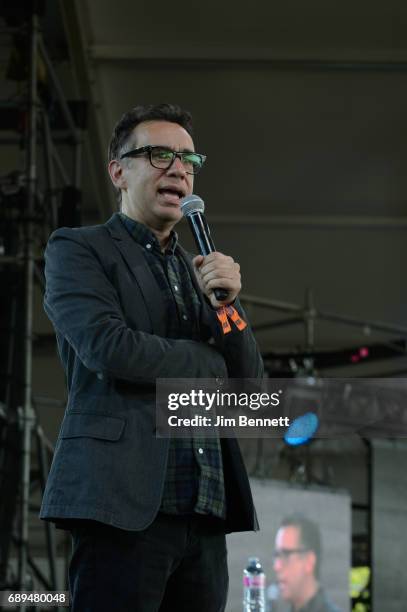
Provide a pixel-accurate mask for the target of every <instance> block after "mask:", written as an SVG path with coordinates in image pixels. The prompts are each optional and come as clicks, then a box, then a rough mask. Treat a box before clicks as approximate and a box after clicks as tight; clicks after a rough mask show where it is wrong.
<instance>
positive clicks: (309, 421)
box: [284, 412, 319, 446]
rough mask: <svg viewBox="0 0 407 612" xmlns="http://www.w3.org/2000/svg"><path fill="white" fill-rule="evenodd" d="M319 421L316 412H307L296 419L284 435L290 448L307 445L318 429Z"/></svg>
mask: <svg viewBox="0 0 407 612" xmlns="http://www.w3.org/2000/svg"><path fill="white" fill-rule="evenodd" d="M318 425H319V419H318V417H317V415H316V414H315V413H314V412H307V413H306V414H303V415H302V416H300V417H297V418H296V419H294V421H293V422H292V423H291V425H290V427H289V428H288V430H287V432H286V433H285V434H284V441H285V442H286V443H287V444H289V445H290V446H300V445H301V444H306V443H307V442H309V440H311V438H312V437H313V436H314V434H315V432H316V431H317V429H318Z"/></svg>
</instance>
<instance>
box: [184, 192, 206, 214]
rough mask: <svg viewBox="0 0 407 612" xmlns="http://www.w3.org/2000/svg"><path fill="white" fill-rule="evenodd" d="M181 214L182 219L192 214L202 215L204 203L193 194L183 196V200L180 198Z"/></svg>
mask: <svg viewBox="0 0 407 612" xmlns="http://www.w3.org/2000/svg"><path fill="white" fill-rule="evenodd" d="M181 212H182V214H183V215H184V217H188V215H192V213H194V212H200V213H204V212H205V204H204V201H203V200H202V198H200V197H199V196H197V195H194V194H192V195H189V196H185V198H181Z"/></svg>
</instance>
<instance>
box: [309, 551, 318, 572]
mask: <svg viewBox="0 0 407 612" xmlns="http://www.w3.org/2000/svg"><path fill="white" fill-rule="evenodd" d="M316 564H317V556H316V554H315V553H314V551H313V550H310V551H309V552H308V553H307V561H306V566H307V570H308V573H310V574H314V575H315V568H316Z"/></svg>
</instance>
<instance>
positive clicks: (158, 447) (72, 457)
mask: <svg viewBox="0 0 407 612" xmlns="http://www.w3.org/2000/svg"><path fill="white" fill-rule="evenodd" d="M182 256H183V257H185V258H186V260H187V261H188V265H189V266H191V264H190V261H189V256H188V255H187V254H186V253H185V251H182ZM45 263H46V266H45V274H46V281H47V284H46V293H45V300H44V307H45V310H46V312H47V314H48V316H49V317H50V319H51V321H52V323H53V325H54V327H55V330H56V336H57V343H58V350H59V354H60V357H61V360H62V363H63V366H64V369H65V372H66V380H67V387H68V404H67V408H66V412H65V416H64V419H63V422H62V426H61V431H60V434H59V437H58V440H57V443H56V447H55V454H54V459H53V462H52V466H51V470H50V474H49V477H48V481H47V485H46V490H45V494H44V498H43V503H42V507H41V512H40V517H41V518H43V519H48V520H57V521H58V520H60V519H72V518H81V519H93V520H97V521H101V522H103V523H107V524H110V525H114V526H116V527H120V528H122V529H128V530H140V529H144V528H146V527H147V526H148V525H149V524H150V523H151V522H152V521H153V520H154V518H155V516H156V514H157V512H158V510H159V507H160V503H161V496H162V491H163V486H164V478H165V474H166V465H167V456H168V445H169V439H165V438H157V437H156V436H155V380H156V379H157V378H215V377H219V378H223V377H226V376H229V377H233V378H239V377H246V378H257V377H261V376H262V373H263V364H262V360H261V357H260V354H259V351H258V348H257V345H256V342H255V340H254V338H253V335H252V332H251V330H250V329H249V327H247V328H246V329H245V330H244V331H243V332H237V333H231V334H228V335H227V336H223V335H222V334H221V330H220V325H219V323H218V321H217V318H216V315H215V313H214V311H213V310H212V309H211V308H210V306H209V305H208V304H207V302H206V300H205V299H204V298H203V296H202V293H201V292H200V290H199V287H198V285H197V283H196V280H195V275H194V273H193V271H192V269H191V273H192V274H191V276H192V278H193V279H194V283H195V286H196V289H197V291H198V293H199V295H200V296H201V302H202V316H201V325H202V326H203V328H204V329H207V330H208V333H207V335H208V338H209V336H212V337H213V338H214V344H209V343H208V342H206V341H201V342H196V341H192V340H172V339H168V338H165V337H164V334H165V331H164V323H163V312H164V308H165V306H164V302H163V298H162V295H161V292H160V290H159V287H158V285H157V283H156V281H155V278H154V275H153V273H152V272H151V270H150V269H149V267H148V265H146V260H145V258H144V255H143V250H142V248H141V247H140V246H139V245H138V244H137V243H136V242H135V241H134V240H133V239H132V237H131V236H130V235H129V233H128V232H127V230H126V228H125V227H124V226H123V224H122V222H121V220H120V218H119V216H118V214H117V213H116V214H114V215H113V216H112V217H111V219H110V220H109V221H108V222H107V223H106V224H104V225H98V226H93V227H83V228H76V229H70V228H63V229H59V230H57V231H56V232H54V233H53V234H52V236H51V238H50V240H49V242H48V246H47V249H46V252H45ZM237 308H238V309H239V310H240V312H241V313H242V314H244V313H243V311H242V310H241V307H240V305H239V304H237ZM212 343H213V341H212ZM221 444H222V458H223V464H224V472H225V487H226V501H227V520H226V531H228V532H230V531H246V530H252V529H257V527H258V524H257V519H256V515H255V510H254V507H253V501H252V496H251V492H250V486H249V482H248V478H247V474H246V470H245V467H244V464H243V461H242V457H241V454H240V450H239V447H238V444H237V441H236V440H234V439H222V441H221Z"/></svg>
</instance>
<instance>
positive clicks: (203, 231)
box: [181, 195, 242, 308]
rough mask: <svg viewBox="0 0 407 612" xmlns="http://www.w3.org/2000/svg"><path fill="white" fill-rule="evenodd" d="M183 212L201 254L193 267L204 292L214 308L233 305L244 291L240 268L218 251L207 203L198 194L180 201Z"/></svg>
mask: <svg viewBox="0 0 407 612" xmlns="http://www.w3.org/2000/svg"><path fill="white" fill-rule="evenodd" d="M181 210H182V213H183V215H184V216H185V217H186V218H187V220H188V222H189V225H190V228H191V231H192V234H193V236H194V239H195V242H196V245H197V247H198V250H199V252H200V253H201V254H200V255H198V256H197V257H195V258H194V260H193V264H194V266H195V269H196V270H197V277H198V281H199V284H200V287H201V289H202V291H203V292H204V293H205V295H206V296H207V297H208V299H209V300H210V302H211V304H212V306H213V307H214V308H220V307H221V306H224V305H225V304H230V303H231V302H233V300H234V299H235V298H236V296H237V295H238V293H239V292H240V290H241V287H242V285H241V277H240V266H239V264H237V263H236V262H235V261H234V260H233V258H232V257H229V256H227V255H224V254H223V253H220V252H218V251H216V250H215V245H214V243H213V241H212V238H211V234H210V230H209V227H208V224H207V222H206V219H205V217H204V214H203V213H204V210H205V204H204V202H203V200H202V199H201V198H200V197H199V196H196V195H190V196H186V197H185V198H182V200H181Z"/></svg>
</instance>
